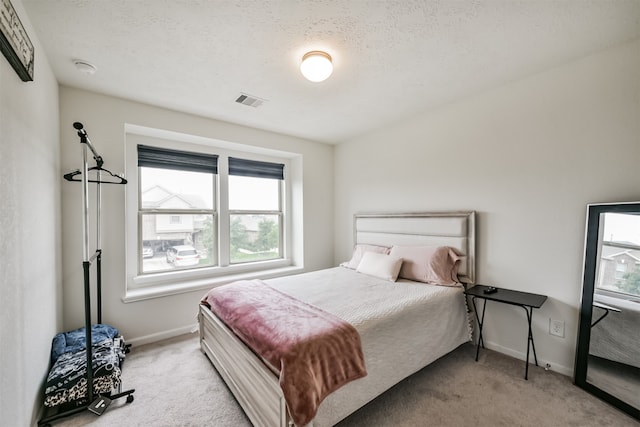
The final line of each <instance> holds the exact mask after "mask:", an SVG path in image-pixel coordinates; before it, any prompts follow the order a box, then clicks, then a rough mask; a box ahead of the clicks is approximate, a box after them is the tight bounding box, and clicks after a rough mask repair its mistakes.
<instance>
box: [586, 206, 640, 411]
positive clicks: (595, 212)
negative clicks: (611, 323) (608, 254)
mask: <svg viewBox="0 0 640 427" xmlns="http://www.w3.org/2000/svg"><path fill="white" fill-rule="evenodd" d="M603 213H636V214H640V202H624V203H606V204H590V205H588V206H587V221H586V234H585V251H584V270H583V281H582V302H581V307H580V323H579V329H578V343H577V347H576V365H575V371H574V382H575V384H576V385H577V386H578V387H580V388H582V389H584V390H586V391H588V392H589V393H591V394H593V395H595V396H597V397H599V398H600V399H602V400H604V401H606V402H608V403H610V404H612V405H613V406H615V407H617V408H619V409H621V410H622V411H624V412H626V413H627V414H629V415H631V416H632V417H634V418H636V419H640V408H636V407H634V406H632V405H630V404H629V403H627V402H625V401H623V400H620V399H619V398H617V397H616V396H614V395H612V394H610V393H608V392H606V391H604V390H602V389H600V388H599V387H597V386H595V385H594V384H591V383H589V382H587V360H588V356H589V342H590V339H591V318H592V312H593V305H592V304H593V294H594V290H595V289H594V287H595V278H596V269H597V266H598V261H599V260H598V236H599V234H600V230H599V228H600V215H601V214H603Z"/></svg>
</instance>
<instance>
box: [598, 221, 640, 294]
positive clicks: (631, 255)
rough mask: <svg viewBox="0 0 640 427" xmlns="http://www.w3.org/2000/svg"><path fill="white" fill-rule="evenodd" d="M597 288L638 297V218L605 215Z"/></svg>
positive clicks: (639, 259) (639, 247)
mask: <svg viewBox="0 0 640 427" xmlns="http://www.w3.org/2000/svg"><path fill="white" fill-rule="evenodd" d="M600 220H601V221H602V222H603V223H604V224H603V225H604V227H603V232H602V246H601V248H600V263H599V265H598V270H599V271H598V275H597V277H598V283H597V286H596V287H597V289H598V290H600V291H605V292H607V291H608V292H612V293H615V294H618V295H619V296H621V297H622V296H628V297H640V215H634V214H620V213H604V214H602V216H601V218H600Z"/></svg>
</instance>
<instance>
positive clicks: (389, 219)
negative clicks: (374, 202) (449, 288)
mask: <svg viewBox="0 0 640 427" xmlns="http://www.w3.org/2000/svg"><path fill="white" fill-rule="evenodd" d="M353 230H354V242H355V243H356V244H369V245H381V246H393V245H405V246H411V245H414V246H450V247H452V248H454V249H455V250H456V251H457V252H458V254H459V255H461V256H462V261H461V263H460V267H459V269H458V278H459V279H460V280H461V281H462V282H463V283H468V284H473V283H474V282H475V276H476V274H475V273H476V266H475V263H476V257H475V246H476V242H475V233H476V227H475V212H474V211H469V212H459V211H456V212H422V213H361V214H355V215H354V224H353Z"/></svg>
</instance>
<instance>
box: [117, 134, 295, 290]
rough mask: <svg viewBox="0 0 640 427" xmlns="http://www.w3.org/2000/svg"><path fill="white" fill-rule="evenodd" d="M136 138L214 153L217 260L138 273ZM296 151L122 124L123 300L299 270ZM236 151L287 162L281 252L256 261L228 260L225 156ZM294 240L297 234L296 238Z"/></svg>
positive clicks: (140, 141) (251, 157) (250, 157)
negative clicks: (205, 264) (292, 171)
mask: <svg viewBox="0 0 640 427" xmlns="http://www.w3.org/2000/svg"><path fill="white" fill-rule="evenodd" d="M138 144H144V145H151V146H156V147H162V148H168V149H175V150H182V151H192V152H202V153H208V154H216V155H218V174H217V177H216V180H215V182H216V185H217V188H216V194H217V206H215V207H214V210H215V211H216V214H217V215H216V216H217V227H218V228H217V235H218V242H219V246H218V249H217V251H219V254H218V256H219V265H215V266H212V267H201V268H198V269H192V270H179V271H164V272H158V273H145V274H142V273H141V266H140V265H139V263H138V253H139V252H140V250H141V247H139V245H141V244H142V243H141V242H142V240H141V236H140V233H141V230H139V223H138V220H137V218H138V197H139V185H138V179H139V174H138V166H137V146H138ZM295 156H296V154H295V153H286V152H280V151H275V150H268V149H263V148H258V147H253V146H247V145H242V144H236V143H230V142H225V141H219V140H213V139H209V138H201V137H195V136H189V135H185V134H178V133H175V132H168V131H162V130H157V129H150V128H146V127H141V126H136V125H127V126H126V127H125V161H126V173H127V179H128V180H129V183H128V185H126V186H125V187H126V190H125V192H126V204H125V206H126V225H125V227H126V233H125V235H126V236H125V240H126V241H125V245H126V248H127V251H126V281H125V283H126V288H125V296H124V297H123V301H124V302H133V301H138V300H144V299H149V298H155V297H160V296H166V295H172V294H178V293H183V292H190V291H194V290H198V289H208V288H211V287H212V284H216V283H220V284H222V283H228V282H230V281H232V280H239V279H244V278H247V279H248V278H269V277H276V276H280V275H284V274H291V273H296V272H301V271H302V270H303V267H302V265H299V264H297V263H295V262H294V258H297V259H298V260H299V259H301V257H300V256H299V255H296V254H299V253H300V250H299V249H298V250H296V249H294V248H293V242H294V239H293V238H292V230H293V229H299V228H300V227H299V226H294V225H293V220H294V219H293V217H294V216H296V215H293V212H292V203H291V192H292V190H291V188H292V177H291V174H290V173H288V170H289V169H290V167H291V160H292V158H293V157H295ZM229 157H238V158H243V159H248V160H256V161H263V162H273V163H282V164H284V165H285V178H284V180H282V181H281V184H280V185H281V189H280V202H281V205H282V230H281V239H282V249H281V254H282V258H279V259H274V260H265V261H258V262H249V263H240V264H230V263H229V232H230V224H229V222H230V211H229V206H228V158H229ZM295 240H296V241H298V238H296V239H295Z"/></svg>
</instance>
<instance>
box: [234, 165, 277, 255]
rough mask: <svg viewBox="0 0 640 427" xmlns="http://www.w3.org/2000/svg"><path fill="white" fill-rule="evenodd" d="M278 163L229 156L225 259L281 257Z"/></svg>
mask: <svg viewBox="0 0 640 427" xmlns="http://www.w3.org/2000/svg"><path fill="white" fill-rule="evenodd" d="M283 168H284V165H282V164H273V163H265V162H256V161H250V160H243V159H238V158H234V157H230V158H229V237H230V239H229V242H230V245H229V261H230V263H231V264H236V263H243V262H255V261H263V260H268V259H277V258H281V257H282V252H281V250H280V249H281V247H282V234H281V232H280V230H281V229H282V203H281V181H282V180H283V179H284V176H283Z"/></svg>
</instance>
